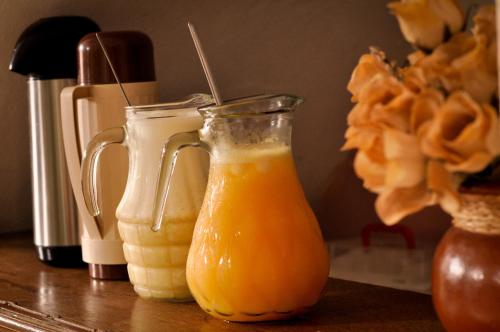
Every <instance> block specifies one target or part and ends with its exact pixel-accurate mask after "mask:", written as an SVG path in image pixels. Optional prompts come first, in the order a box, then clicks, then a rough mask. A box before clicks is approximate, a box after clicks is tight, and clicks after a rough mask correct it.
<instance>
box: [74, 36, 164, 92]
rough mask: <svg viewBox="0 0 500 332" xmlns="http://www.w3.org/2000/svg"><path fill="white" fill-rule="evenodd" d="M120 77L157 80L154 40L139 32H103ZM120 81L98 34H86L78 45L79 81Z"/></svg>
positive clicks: (102, 39) (130, 81)
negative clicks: (107, 58)
mask: <svg viewBox="0 0 500 332" xmlns="http://www.w3.org/2000/svg"><path fill="white" fill-rule="evenodd" d="M99 37H100V39H101V41H102V43H103V44H104V46H105V47H106V51H107V52H108V55H109V58H110V60H111V62H112V63H113V66H114V68H115V70H116V73H117V75H118V78H119V79H120V81H121V82H122V83H134V82H149V81H155V80H156V78H155V67H154V55H153V43H152V42H151V39H149V37H148V36H147V35H146V34H144V33H142V32H139V31H108V32H100V33H99ZM114 83H116V80H115V77H114V76H113V71H112V70H111V68H110V66H109V64H108V62H107V60H106V56H105V55H104V52H103V50H102V48H101V46H100V45H99V42H98V41H97V37H96V35H95V33H90V34H88V35H86V36H85V37H83V38H82V39H81V40H80V43H79V44H78V84H79V85H91V84H114Z"/></svg>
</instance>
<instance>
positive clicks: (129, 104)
mask: <svg viewBox="0 0 500 332" xmlns="http://www.w3.org/2000/svg"><path fill="white" fill-rule="evenodd" d="M95 36H96V38H97V41H98V42H99V45H100V46H101V49H102V51H103V53H104V56H105V57H106V61H108V64H109V67H110V68H111V71H112V72H113V76H114V77H115V80H116V83H118V85H119V86H120V90H121V91H122V94H123V97H124V98H125V101H126V102H127V105H128V106H132V104H131V103H130V100H129V99H128V97H127V94H126V93H125V89H124V88H123V85H122V83H121V82H120V79H119V78H118V74H117V73H116V71H115V67H114V66H113V63H112V62H111V59H110V58H109V55H108V51H106V47H104V44H103V42H102V40H101V38H100V37H99V33H96V34H95Z"/></svg>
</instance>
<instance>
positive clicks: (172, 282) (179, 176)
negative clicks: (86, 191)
mask: <svg viewBox="0 0 500 332" xmlns="http://www.w3.org/2000/svg"><path fill="white" fill-rule="evenodd" d="M200 126H201V118H200V117H199V116H196V117H178V118H165V119H158V118H157V119H154V121H152V120H151V119H145V120H137V121H136V122H135V123H134V124H133V126H129V128H131V129H129V132H128V135H129V136H130V139H129V140H128V141H129V142H131V143H129V144H131V145H132V144H137V146H131V147H130V149H129V151H130V152H131V153H130V159H131V162H130V170H129V176H128V182H127V187H126V191H125V193H124V196H123V198H122V201H121V202H120V205H119V207H118V209H117V213H116V216H117V218H118V228H119V231H120V236H121V237H122V239H123V241H124V244H123V250H124V253H125V258H126V260H127V263H128V272H129V277H130V281H131V282H132V284H133V285H134V290H135V291H136V292H137V293H138V294H139V295H140V296H141V297H143V298H152V299H157V300H170V301H186V300H190V299H192V296H191V293H190V291H189V288H188V285H187V282H186V259H187V256H188V251H189V246H190V243H191V238H192V234H193V228H194V225H195V222H196V218H197V216H198V212H199V210H200V207H201V204H202V201H203V195H204V193H205V187H206V181H207V172H208V156H207V154H206V153H205V152H203V151H202V150H199V149H191V148H190V149H185V150H183V151H182V152H181V153H180V155H179V158H178V161H177V164H176V168H175V171H174V174H173V178H172V191H171V192H170V195H169V197H168V200H167V203H166V209H165V214H164V219H163V227H162V228H161V230H160V231H158V232H153V231H152V230H151V226H152V214H153V202H154V198H155V197H154V195H155V188H156V181H157V176H158V167H159V165H160V157H161V149H162V147H163V144H164V143H165V142H166V141H167V138H168V137H169V136H171V135H173V134H175V133H178V132H183V131H190V130H195V129H197V128H199V127H200ZM132 151H133V152H132Z"/></svg>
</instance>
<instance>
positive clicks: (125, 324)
mask: <svg viewBox="0 0 500 332" xmlns="http://www.w3.org/2000/svg"><path fill="white" fill-rule="evenodd" d="M0 300H7V301H15V302H17V303H18V304H19V305H21V306H23V307H26V308H30V309H34V310H37V311H41V312H44V313H48V314H52V315H61V316H62V317H63V318H66V319H68V320H72V321H75V322H79V323H81V324H84V325H86V326H89V327H93V328H100V329H104V330H109V331H204V332H210V331H271V330H272V331H301V332H302V331H390V332H397V331H404V332H410V331H419V332H422V331H442V327H441V325H440V324H439V322H438V320H437V318H436V316H435V314H434V311H433V308H432V303H431V298H430V297H429V296H426V295H422V294H417V293H412V292H405V291H399V290H393V289H389V288H384V287H375V286H370V285H365V284H359V283H354V282H349V281H343V280H337V279H335V280H334V279H331V280H330V281H329V282H328V287H327V291H326V294H325V296H324V297H323V299H322V300H321V301H320V302H319V303H318V304H317V306H316V307H315V308H314V310H313V311H312V312H310V313H308V314H307V315H304V316H301V317H298V318H296V319H294V320H291V321H286V322H269V323H257V324H238V323H226V322H223V321H220V320H217V319H215V318H212V317H211V316H209V315H207V314H206V313H204V312H203V311H201V309H199V308H198V306H197V305H196V303H187V304H173V303H160V302H152V301H146V300H142V299H140V298H138V297H137V296H136V295H135V293H134V291H133V289H132V287H131V285H130V284H129V283H128V282H124V281H121V282H120V281H112V282H109V281H108V282H102V281H96V280H91V279H89V277H88V275H87V270H86V269H60V268H52V267H49V266H46V265H44V264H42V263H40V262H39V261H38V260H37V258H36V256H35V251H34V248H33V244H32V239H31V234H29V233H24V234H14V235H12V234H11V235H2V236H0ZM0 330H2V329H1V328H0Z"/></svg>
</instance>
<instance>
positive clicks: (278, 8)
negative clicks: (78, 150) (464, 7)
mask: <svg viewBox="0 0 500 332" xmlns="http://www.w3.org/2000/svg"><path fill="white" fill-rule="evenodd" d="M465 2H468V3H471V2H472V1H465ZM474 2H477V1H474ZM385 4H386V1H383V0H370V1H362V0H342V1H341V0H309V1H306V0H274V1H270V0H238V1H231V0H212V1H195V0H188V1H186V0H165V1H135V0H122V1H100V0H73V1H65V0H43V1H42V0H0V31H1V33H0V46H1V47H0V87H1V89H0V112H1V114H2V120H1V121H0V133H1V137H2V143H3V144H2V145H1V146H2V149H1V152H0V188H1V190H0V232H2V231H4V232H5V231H14V230H19V229H26V228H29V227H30V224H31V194H30V180H29V174H30V173H29V167H30V166H29V137H28V113H27V101H26V86H25V80H24V78H23V77H21V76H18V75H16V74H13V73H10V72H9V71H8V69H7V67H8V63H9V58H10V52H11V50H12V47H13V46H14V43H15V41H16V39H17V37H18V35H19V34H20V33H21V31H22V30H23V29H24V28H25V27H26V26H27V25H28V24H30V23H31V22H33V21H34V20H36V19H38V18H41V17H45V16H52V15H85V16H89V17H91V18H93V19H94V20H95V21H96V22H97V23H98V24H99V25H100V26H101V28H102V29H103V30H142V31H144V32H146V33H147V34H149V35H150V37H151V38H152V40H153V42H154V45H155V56H156V68H157V76H158V79H159V81H160V86H161V95H162V98H163V100H164V101H168V100H172V99H175V98H178V97H182V96H184V95H187V94H190V93H193V92H207V91H208V86H207V84H206V82H205V79H204V76H203V73H202V70H201V67H200V65H199V62H198V60H197V58H196V53H195V50H194V47H193V45H192V42H191V39H190V36H189V33H188V29H187V26H186V23H187V20H191V21H192V22H193V23H195V24H196V26H197V29H198V33H199V35H200V38H201V39H202V41H203V43H204V46H205V50H206V53H207V55H208V58H209V61H210V62H211V65H212V67H213V68H212V70H213V72H214V73H215V75H216V77H217V81H218V83H219V85H220V90H221V91H222V94H223V96H224V97H225V98H231V97H238V96H243V95H250V94H256V93H263V92H286V93H292V94H297V95H300V96H303V97H305V98H306V100H307V102H306V103H305V104H304V105H303V107H301V109H300V111H299V112H298V113H297V116H296V122H295V131H294V137H293V143H294V152H295V158H296V161H297V166H298V171H299V174H300V177H301V179H302V181H303V184H304V187H305V190H306V193H307V196H308V198H309V200H310V202H311V204H312V206H313V208H314V209H315V211H316V212H317V214H318V216H319V218H320V221H321V224H322V227H323V229H324V231H325V233H326V234H327V235H328V237H330V238H331V237H343V236H351V235H353V234H356V233H357V232H358V231H359V229H360V227H361V226H362V225H363V224H364V223H366V222H371V221H375V220H376V216H375V215H374V213H373V207H372V205H373V204H372V203H373V197H372V195H370V194H368V193H366V192H365V191H364V190H363V189H362V188H361V184H360V182H359V181H358V180H357V179H356V178H355V177H354V175H353V174H352V168H351V165H350V163H351V157H352V156H351V155H349V154H346V153H341V152H339V148H340V146H341V145H342V143H343V134H344V130H345V122H346V120H345V118H346V115H347V113H348V111H349V110H350V108H351V103H350V96H349V94H348V92H347V91H346V88H345V87H346V84H347V82H348V80H349V77H350V73H351V71H352V69H353V67H354V66H355V64H356V62H357V60H358V58H359V56H360V55H361V54H362V53H363V52H366V51H367V49H368V46H370V45H377V46H380V47H381V48H382V49H383V50H385V51H386V53H387V54H388V55H389V56H390V57H394V58H396V59H399V60H400V61H402V60H403V59H404V56H405V54H406V53H408V52H409V51H410V48H409V46H408V45H406V43H405V42H404V41H403V39H402V37H401V35H400V32H399V28H398V26H397V23H396V20H395V18H394V17H392V16H391V15H390V14H389V13H388V10H387V9H386V7H385ZM413 219H414V220H413V221H410V222H409V224H410V225H411V226H412V227H413V228H414V229H415V231H416V232H417V233H418V234H420V236H421V237H423V238H436V237H438V236H439V235H440V234H441V231H442V230H443V229H444V228H446V227H447V223H448V222H447V219H448V218H447V217H446V216H444V215H442V214H440V213H439V212H436V211H434V212H432V211H431V212H430V213H429V212H427V213H425V214H424V215H421V216H420V217H418V218H413ZM422 219H433V220H422Z"/></svg>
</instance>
